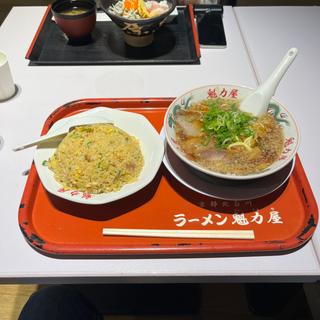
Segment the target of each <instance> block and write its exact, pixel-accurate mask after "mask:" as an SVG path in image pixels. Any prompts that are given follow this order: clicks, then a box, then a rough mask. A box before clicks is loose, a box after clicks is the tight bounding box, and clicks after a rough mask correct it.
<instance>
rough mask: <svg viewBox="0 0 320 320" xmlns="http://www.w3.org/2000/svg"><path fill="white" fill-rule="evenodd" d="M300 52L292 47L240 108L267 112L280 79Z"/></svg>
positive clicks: (253, 112) (255, 111)
mask: <svg viewBox="0 0 320 320" xmlns="http://www.w3.org/2000/svg"><path fill="white" fill-rule="evenodd" d="M297 53H298V49H297V48H291V49H290V50H289V51H288V52H287V53H286V55H285V56H284V57H283V59H282V61H281V62H280V64H279V65H278V66H277V67H276V68H275V69H274V71H273V72H272V73H271V75H270V76H269V78H268V79H267V80H266V81H265V82H264V83H262V84H261V85H260V86H259V87H258V88H257V90H255V91H254V92H252V93H250V94H249V95H248V96H247V97H246V98H245V99H244V100H243V101H242V102H241V103H240V110H241V111H245V112H250V113H252V114H253V115H255V116H261V115H263V114H264V113H266V112H267V109H268V105H269V102H270V100H271V98H272V97H273V95H274V93H275V91H276V89H277V87H278V85H279V82H280V80H281V79H282V77H283V75H284V74H285V73H286V71H287V70H288V68H289V66H290V65H291V63H292V62H293V60H294V59H295V57H296V55H297Z"/></svg>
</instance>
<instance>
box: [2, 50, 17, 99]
mask: <svg viewBox="0 0 320 320" xmlns="http://www.w3.org/2000/svg"><path fill="white" fill-rule="evenodd" d="M15 92H16V87H15V85H14V82H13V79H12V75H11V71H10V68H9V63H8V58H7V55H6V54H5V53H4V52H2V51H0V101H1V100H7V99H9V98H11V97H12V96H13V95H14V94H15Z"/></svg>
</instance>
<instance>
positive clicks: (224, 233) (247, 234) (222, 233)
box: [102, 228, 254, 239]
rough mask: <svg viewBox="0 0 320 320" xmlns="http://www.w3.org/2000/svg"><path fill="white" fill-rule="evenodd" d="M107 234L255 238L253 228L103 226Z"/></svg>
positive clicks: (103, 231) (103, 232)
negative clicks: (126, 227) (116, 227)
mask: <svg viewBox="0 0 320 320" xmlns="http://www.w3.org/2000/svg"><path fill="white" fill-rule="evenodd" d="M102 234H103V235H105V236H129V237H164V238H209V239H254V231H253V230H159V229H113V228H103V229H102Z"/></svg>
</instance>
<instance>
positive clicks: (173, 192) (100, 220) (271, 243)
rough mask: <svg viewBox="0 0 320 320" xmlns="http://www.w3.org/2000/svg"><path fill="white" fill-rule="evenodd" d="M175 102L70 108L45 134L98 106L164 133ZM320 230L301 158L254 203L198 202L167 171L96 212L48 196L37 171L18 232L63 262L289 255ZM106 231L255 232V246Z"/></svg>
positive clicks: (88, 103)
mask: <svg viewBox="0 0 320 320" xmlns="http://www.w3.org/2000/svg"><path fill="white" fill-rule="evenodd" d="M171 101H172V99H171V98H165V99H116V100H115V99H87V100H80V101H75V102H71V103H68V104H66V105H63V106H62V107H60V108H58V109H57V110H56V111H54V112H53V113H52V114H51V115H50V116H49V117H48V119H47V120H46V122H45V124H44V127H43V130H42V134H45V133H46V132H47V131H48V130H49V128H50V127H51V126H52V124H53V123H54V122H55V121H57V120H59V119H61V118H64V117H67V116H70V115H72V114H75V113H78V112H82V111H85V110H88V109H90V108H94V107H98V106H106V107H109V108H110V107H111V108H119V109H121V110H127V111H131V112H137V113H140V114H143V115H144V116H146V117H147V118H148V119H149V121H150V122H151V123H152V124H153V125H154V127H155V128H156V129H157V130H158V131H159V132H160V130H161V128H162V125H163V118H164V114H165V111H166V109H167V107H168V106H169V104H170V102H171ZM293 204H294V205H293ZM317 222H318V208H317V204H316V202H315V199H314V196H313V193H312V190H311V188H310V185H309V183H308V181H307V178H306V175H305V173H304V170H303V167H302V165H301V162H300V160H299V157H298V156H297V159H296V164H295V168H294V170H293V173H292V175H291V176H290V178H289V180H288V182H287V183H286V184H284V185H283V186H282V187H281V188H279V189H278V190H276V191H275V192H273V193H272V194H269V195H268V196H265V197H262V198H259V199H256V200H250V201H225V200H219V199H214V198H211V197H208V196H205V195H201V194H198V193H196V192H194V191H192V190H190V189H188V188H186V187H185V186H183V185H182V184H181V183H179V182H178V181H177V180H176V179H175V178H174V177H173V176H171V174H170V173H169V172H168V171H167V170H166V168H165V167H164V166H162V167H161V168H160V170H159V172H158V174H157V176H156V177H155V179H154V180H153V181H152V183H150V184H149V185H148V186H147V187H145V188H144V189H143V190H141V191H139V192H137V193H135V194H133V195H131V196H129V197H127V198H125V199H122V200H118V201H115V202H112V203H109V204H105V205H99V206H90V205H82V204H77V203H73V202H69V201H67V200H64V199H61V198H58V197H56V196H54V195H51V194H49V193H48V192H47V191H46V190H45V189H44V188H43V186H42V184H41V182H40V180H39V177H38V174H37V172H36V169H35V166H34V164H33V165H32V167H31V170H30V173H29V177H28V180H27V183H26V187H25V190H24V194H23V196H22V200H21V204H20V209H19V225H20V228H21V231H22V233H23V235H24V236H25V238H26V240H27V241H28V242H29V243H30V245H31V246H32V247H34V248H35V249H37V250H39V251H41V252H43V253H46V254H50V255H61V256H63V255H89V256H93V255H106V256H107V255H123V254H126V255H137V254H140V255H144V254H211V253H238V252H250V253H252V252H253V253H257V252H265V253H267V252H286V251H288V250H293V249H297V248H299V247H300V246H302V245H303V244H304V243H306V242H307V241H308V240H309V239H310V238H311V236H312V234H313V232H314V230H315V227H316V225H317ZM105 227H108V228H144V229H151V228H154V229H179V230H187V229H204V230H210V229H217V230H219V229H223V230H225V229H233V230H247V229H250V230H254V232H255V239H254V240H222V239H219V240H217V239H215V240H212V239H179V238H151V237H145V238H143V237H126V236H121V237H119V236H108V237H105V236H103V235H102V228H105Z"/></svg>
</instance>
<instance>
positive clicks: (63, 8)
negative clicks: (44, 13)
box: [51, 0, 96, 41]
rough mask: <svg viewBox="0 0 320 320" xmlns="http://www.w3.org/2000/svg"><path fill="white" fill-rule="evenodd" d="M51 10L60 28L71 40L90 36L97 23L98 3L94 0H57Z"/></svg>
mask: <svg viewBox="0 0 320 320" xmlns="http://www.w3.org/2000/svg"><path fill="white" fill-rule="evenodd" d="M51 11H52V14H53V17H54V19H55V21H56V23H57V25H58V26H59V27H60V29H61V30H62V31H63V32H64V33H65V34H66V35H67V37H68V38H69V40H71V41H77V40H84V39H87V38H90V34H91V32H92V30H93V29H94V27H95V24H96V3H95V1H94V0H57V1H55V2H54V3H53V4H52V7H51Z"/></svg>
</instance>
